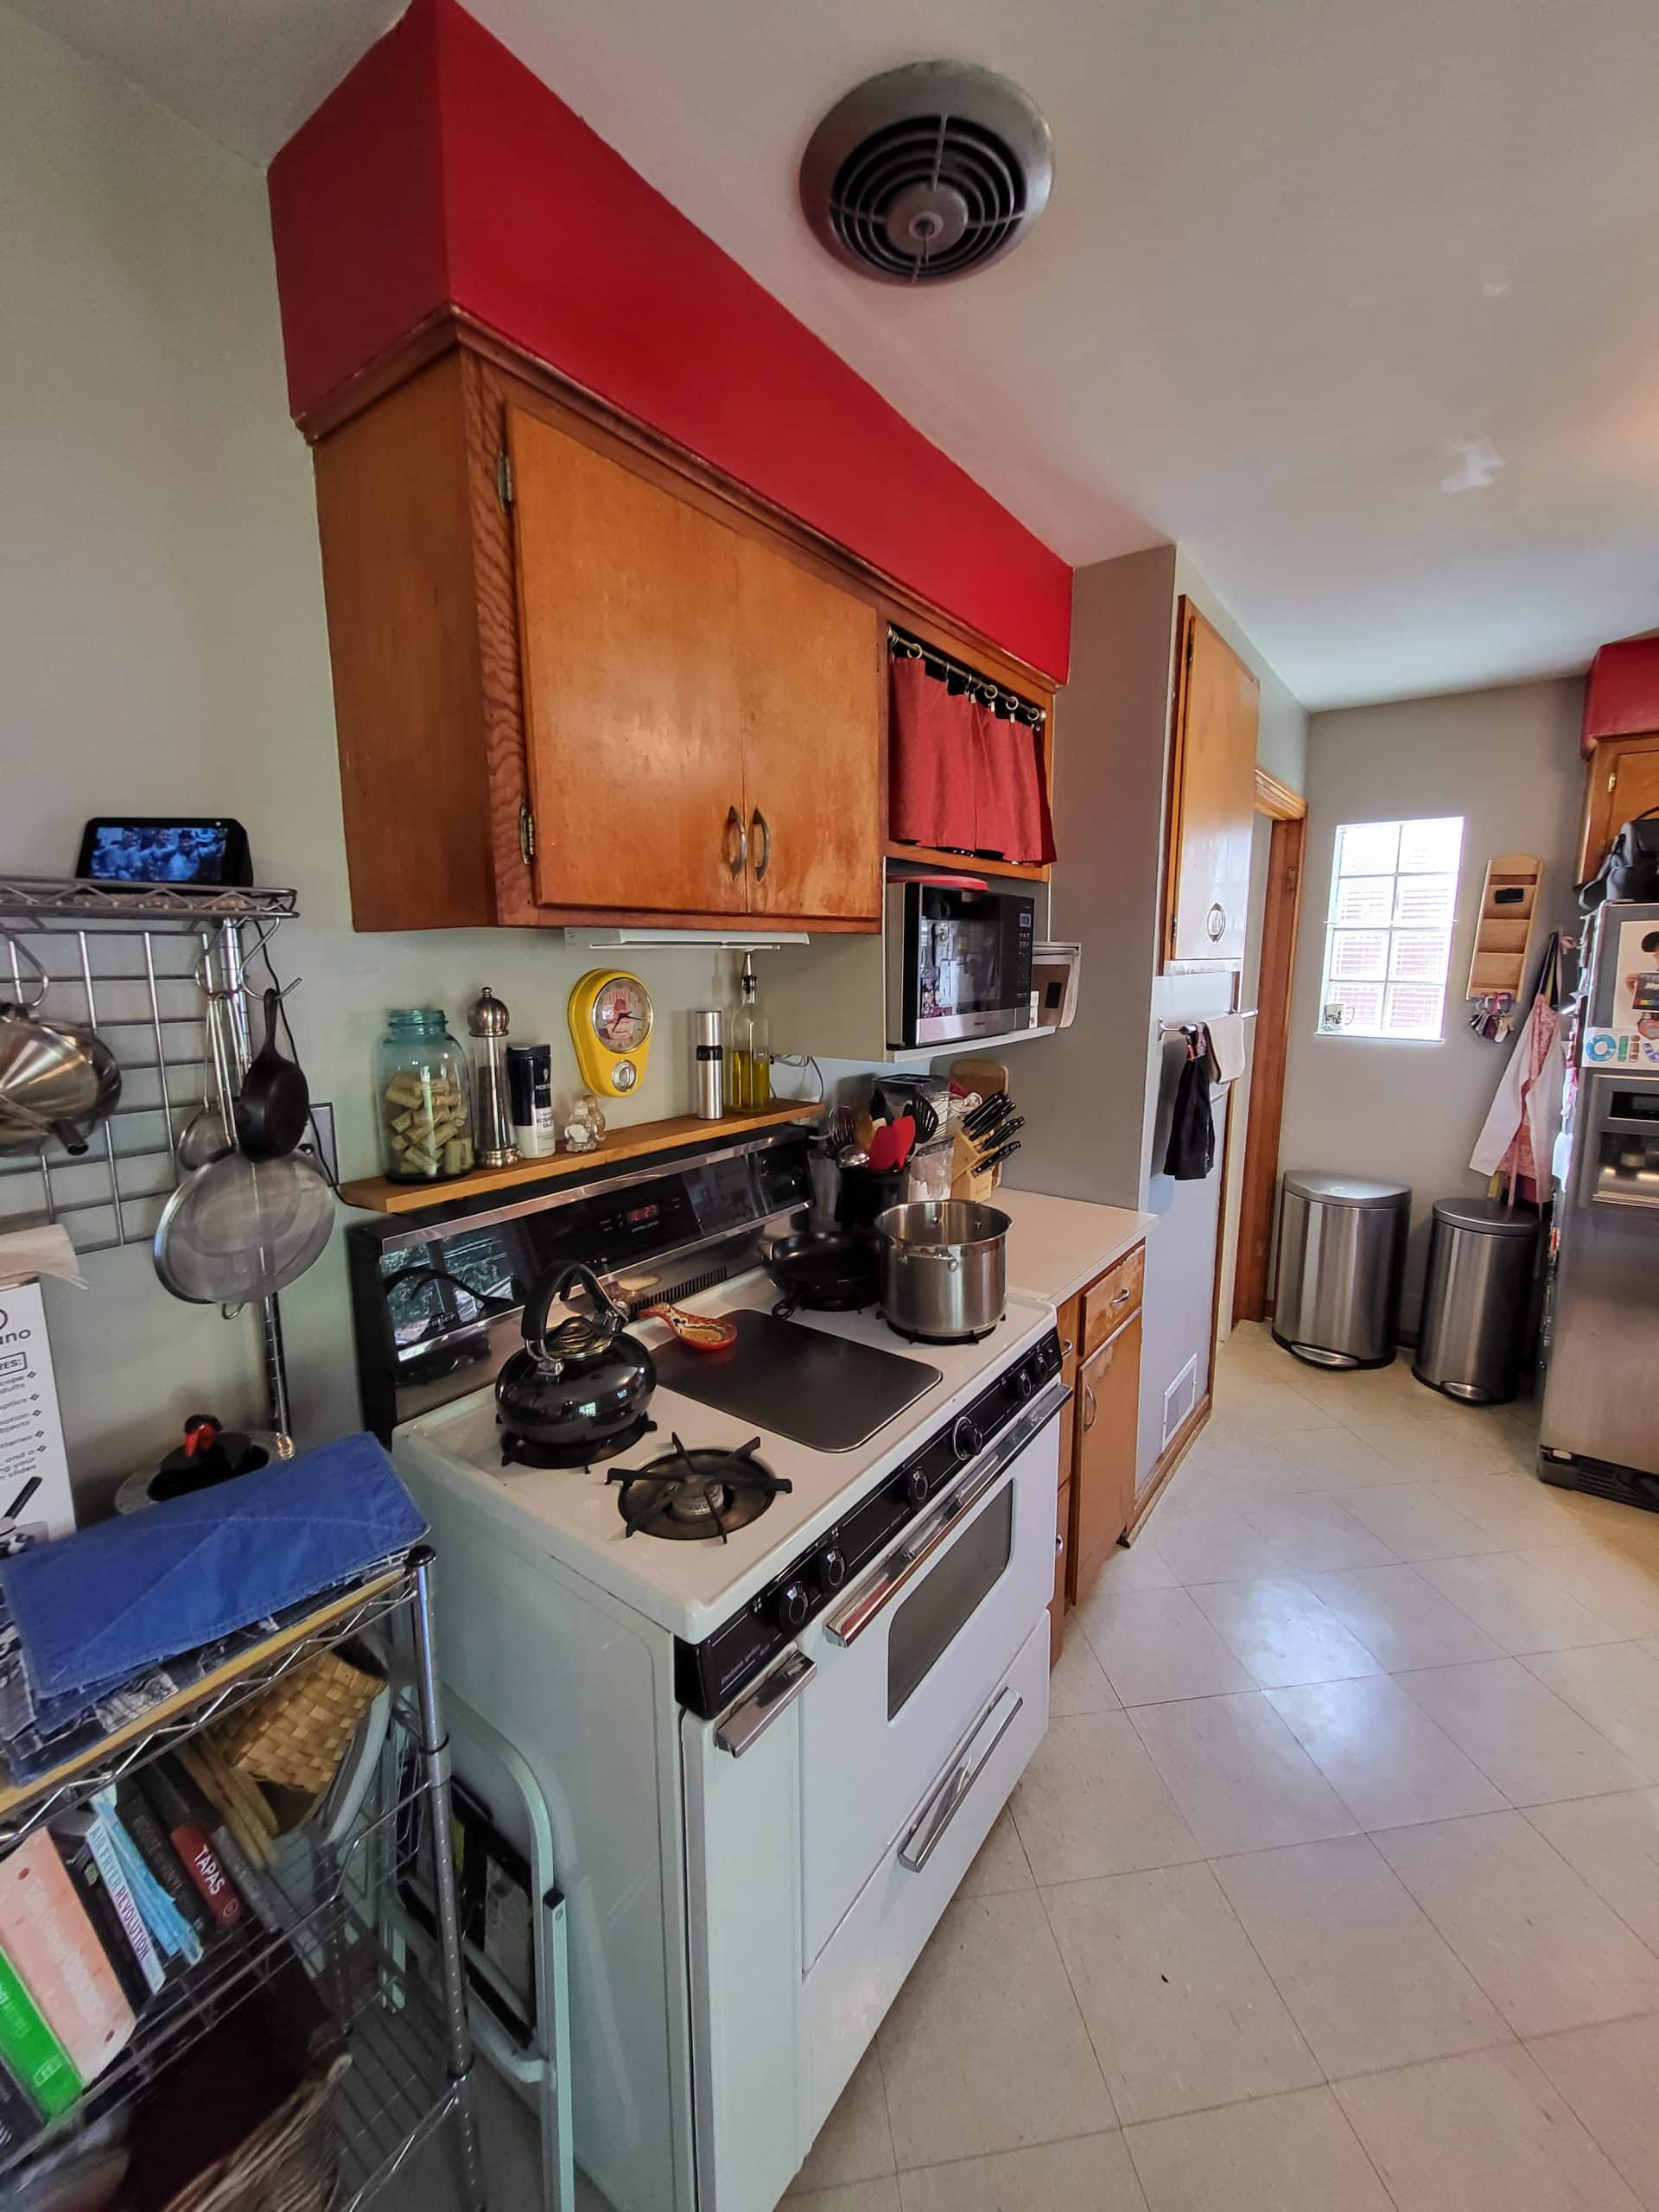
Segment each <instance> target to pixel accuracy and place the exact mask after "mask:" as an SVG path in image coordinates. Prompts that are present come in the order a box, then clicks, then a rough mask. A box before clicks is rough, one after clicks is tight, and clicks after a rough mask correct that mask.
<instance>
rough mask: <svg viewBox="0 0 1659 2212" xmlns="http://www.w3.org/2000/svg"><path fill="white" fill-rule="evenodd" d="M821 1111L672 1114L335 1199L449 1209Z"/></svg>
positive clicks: (352, 1186) (344, 1192)
mask: <svg viewBox="0 0 1659 2212" xmlns="http://www.w3.org/2000/svg"><path fill="white" fill-rule="evenodd" d="M822 1113H823V1104H822V1103H820V1102H818V1101H816V1100H812V1099H803V1098H793V1099H780V1100H779V1103H777V1104H776V1105H773V1106H768V1107H767V1108H766V1109H765V1111H764V1112H762V1113H759V1114H727V1115H724V1116H721V1119H720V1120H719V1121H718V1122H704V1121H700V1120H699V1119H698V1117H697V1116H696V1115H695V1114H676V1115H675V1116H673V1117H672V1118H671V1120H669V1121H666V1122H630V1123H629V1125H628V1126H627V1127H626V1128H620V1129H613V1130H612V1131H611V1133H610V1134H609V1135H607V1137H606V1139H605V1141H604V1142H603V1143H602V1144H598V1145H595V1146H594V1149H593V1150H592V1151H591V1152H558V1153H550V1154H547V1155H546V1156H545V1157H544V1158H543V1159H540V1160H515V1161H514V1163H513V1165H512V1166H511V1167H475V1168H474V1169H473V1171H472V1172H471V1173H470V1174H467V1175H452V1176H450V1177H448V1179H447V1180H441V1181H436V1182H431V1183H394V1182H391V1181H390V1180H389V1179H388V1178H387V1177H385V1176H384V1175H372V1176H366V1177H365V1178H364V1179H362V1180H360V1181H359V1182H355V1183H342V1184H341V1185H340V1197H341V1198H342V1199H343V1200H344V1201H345V1203H346V1205H348V1206H361V1207H362V1208H363V1209H364V1210H365V1211H366V1212H369V1213H425V1212H427V1211H429V1209H430V1208H431V1207H433V1206H439V1205H452V1204H454V1202H455V1201H456V1200H457V1199H461V1198H489V1197H491V1196H493V1194H494V1192H497V1191H516V1190H520V1189H522V1188H523V1187H524V1185H525V1184H527V1183H556V1182H559V1181H562V1180H564V1179H568V1178H569V1177H570V1176H573V1175H588V1174H591V1173H592V1172H593V1170H594V1168H595V1167H608V1166H611V1165H612V1164H613V1162H615V1161H617V1160H643V1159H644V1158H645V1155H646V1154H648V1153H654V1152H677V1151H681V1150H683V1149H684V1148H685V1147H688V1146H690V1145H699V1144H712V1143H715V1142H716V1141H718V1140H719V1139H720V1138H721V1137H734V1136H743V1135H752V1134H753V1132H754V1131H755V1130H756V1129H772V1128H781V1127H782V1126H783V1124H784V1123H785V1122H816V1121H817V1119H818V1117H819V1116H820V1115H821V1114H822Z"/></svg>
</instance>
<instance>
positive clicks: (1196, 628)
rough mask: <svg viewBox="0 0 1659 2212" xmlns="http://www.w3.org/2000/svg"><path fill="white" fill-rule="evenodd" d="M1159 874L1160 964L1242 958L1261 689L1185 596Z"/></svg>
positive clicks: (1179, 628)
mask: <svg viewBox="0 0 1659 2212" xmlns="http://www.w3.org/2000/svg"><path fill="white" fill-rule="evenodd" d="M1176 638H1177V641H1178V658H1177V662H1176V677H1175V709H1174V734H1173V743H1172V745H1171V747H1170V756H1171V757H1170V792H1169V810H1168V833H1167V834H1168V845H1167V852H1166V872H1165V899H1164V906H1165V912H1164V948H1165V958H1166V961H1182V962H1185V961H1198V962H1202V963H1205V964H1206V965H1212V964H1216V963H1238V962H1241V961H1242V960H1243V957H1244V925H1245V917H1246V913H1247V911H1248V908H1249V899H1250V837H1251V827H1252V816H1253V814H1254V812H1255V737H1256V725H1257V723H1258V721H1259V720H1260V715H1261V687H1260V685H1259V684H1258V683H1257V682H1256V679H1255V676H1254V675H1253V674H1252V672H1251V671H1250V670H1249V669H1248V668H1247V667H1246V666H1245V664H1244V663H1243V661H1242V660H1241V659H1240V658H1239V657H1238V655H1237V654H1236V652H1234V651H1233V649H1232V647H1231V646H1230V645H1229V644H1228V643H1227V642H1226V640H1225V639H1224V638H1223V637H1222V636H1221V634H1220V632H1218V631H1217V630H1215V629H1214V628H1212V627H1211V625H1210V624H1209V623H1208V622H1206V621H1205V619H1204V617H1203V615H1201V614H1200V613H1198V609H1197V608H1196V607H1194V606H1193V604H1192V601H1191V600H1190V599H1186V598H1183V599H1182V600H1181V601H1180V603H1179V615H1178V625H1177V630H1176Z"/></svg>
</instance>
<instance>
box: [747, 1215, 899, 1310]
mask: <svg viewBox="0 0 1659 2212" xmlns="http://www.w3.org/2000/svg"><path fill="white" fill-rule="evenodd" d="M766 1267H767V1270H768V1272H769V1273H770V1274H771V1276H772V1281H774V1282H775V1283H776V1284H777V1286H778V1287H779V1290H781V1291H782V1292H783V1296H782V1298H780V1299H779V1301H778V1303H777V1305H776V1306H773V1307H772V1312H773V1313H775V1314H777V1315H778V1316H779V1319H784V1320H787V1319H788V1318H789V1316H790V1315H791V1313H794V1311H795V1310H796V1308H797V1307H798V1306H805V1307H806V1308H807V1310H808V1312H809V1313H811V1312H817V1313H850V1312H851V1311H852V1310H853V1309H854V1308H855V1307H856V1306H874V1303H875V1301H876V1300H877V1299H878V1298H879V1297H880V1294H881V1255H880V1246H879V1245H877V1244H876V1243H874V1240H873V1239H872V1238H871V1237H869V1236H861V1235H858V1234H856V1233H855V1231H853V1230H846V1229H816V1230H815V1229H809V1230H802V1232H801V1233H800V1235H799V1236H780V1237H779V1239H778V1241H777V1243H775V1244H774V1245H773V1246H772V1249H771V1251H770V1252H769V1253H768V1254H767V1255H766Z"/></svg>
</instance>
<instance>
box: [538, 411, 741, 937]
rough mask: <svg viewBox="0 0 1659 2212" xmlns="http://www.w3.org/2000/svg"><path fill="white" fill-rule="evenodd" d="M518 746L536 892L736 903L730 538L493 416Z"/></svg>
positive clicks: (651, 904) (578, 449) (570, 899)
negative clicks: (519, 720) (508, 548)
mask: <svg viewBox="0 0 1659 2212" xmlns="http://www.w3.org/2000/svg"><path fill="white" fill-rule="evenodd" d="M507 436H508V448H509V451H510V452H511V454H512V514H513V530H514V537H515V543H516V550H517V554H518V634H519V641H520V653H521V658H522V664H523V671H524V676H523V680H524V747H525V757H526V762H527V767H528V772H529V780H530V792H531V810H532V812H533V816H534V820H535V825H536V849H535V880H536V895H537V900H538V902H539V903H540V904H541V905H543V906H630V907H634V908H645V909H651V910H652V911H661V912H664V913H671V914H672V913H708V912H718V913H733V914H739V913H742V912H745V911H746V909H747V885H746V882H745V870H744V866H743V861H742V859H741V851H742V838H741V825H742V823H743V821H744V820H745V818H746V817H745V814H744V785H743V755H742V741H741V696H740V689H739V677H738V653H737V553H738V541H737V539H736V537H735V536H734V534H733V532H732V531H730V530H728V529H727V528H726V527H725V525H724V524H721V523H718V522H715V521H714V520H712V519H711V518H709V516H708V515H705V514H702V513H700V512H698V511H697V509H696V508H695V507H692V506H688V505H686V504H685V502H684V501H683V500H681V499H676V498H675V497H674V496H673V495H672V493H669V492H666V491H664V490H662V489H660V488H659V487H658V486H657V485H655V484H652V483H648V482H647V481H646V480H645V478H643V477H641V476H637V475H635V474H633V473H632V471H631V470H629V469H626V468H624V467H620V465H619V464H618V463H617V462H616V461H612V460H610V459H609V458H607V456H606V455H605V454H599V453H595V452H594V451H593V450H592V449H591V448H589V447H588V446H585V445H582V444H580V443H578V442H577V441H576V440H575V438H571V437H568V436H566V435H565V434H564V433H563V431H561V430H557V429H554V428H553V427H552V425H551V424H550V423H544V422H542V421H539V420H538V419H537V417H536V416H533V415H529V414H526V413H525V412H524V410H522V409H519V408H512V409H510V410H509V411H508V416H507Z"/></svg>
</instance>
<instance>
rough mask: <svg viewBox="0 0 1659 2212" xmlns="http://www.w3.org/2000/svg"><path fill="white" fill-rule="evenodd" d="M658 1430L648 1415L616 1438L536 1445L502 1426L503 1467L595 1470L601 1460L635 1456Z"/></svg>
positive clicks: (644, 1415)
mask: <svg viewBox="0 0 1659 2212" xmlns="http://www.w3.org/2000/svg"><path fill="white" fill-rule="evenodd" d="M656 1426H657V1424H656V1422H655V1421H652V1420H651V1419H650V1418H649V1416H648V1415H646V1414H640V1416H639V1420H638V1421H634V1422H632V1423H631V1424H630V1426H629V1427H626V1428H625V1429H622V1430H620V1432H619V1433H617V1434H616V1435H615V1436H610V1437H605V1438H602V1439H598V1440H590V1441H588V1442H586V1443H582V1444H537V1443H536V1442H535V1441H534V1440H532V1439H531V1438H530V1437H528V1436H520V1435H519V1433H518V1431H517V1429H512V1428H508V1427H506V1426H505V1424H503V1426H502V1429H501V1464H502V1465H503V1466H504V1467H543V1468H552V1467H592V1466H594V1465H597V1464H598V1463H599V1461H601V1459H615V1457H616V1455H617V1453H618V1452H632V1449H633V1447H634V1446H635V1445H636V1444H637V1443H638V1442H639V1440H640V1438H641V1437H642V1436H649V1435H650V1434H651V1433H652V1431H653V1430H654V1429H655V1428H656Z"/></svg>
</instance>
